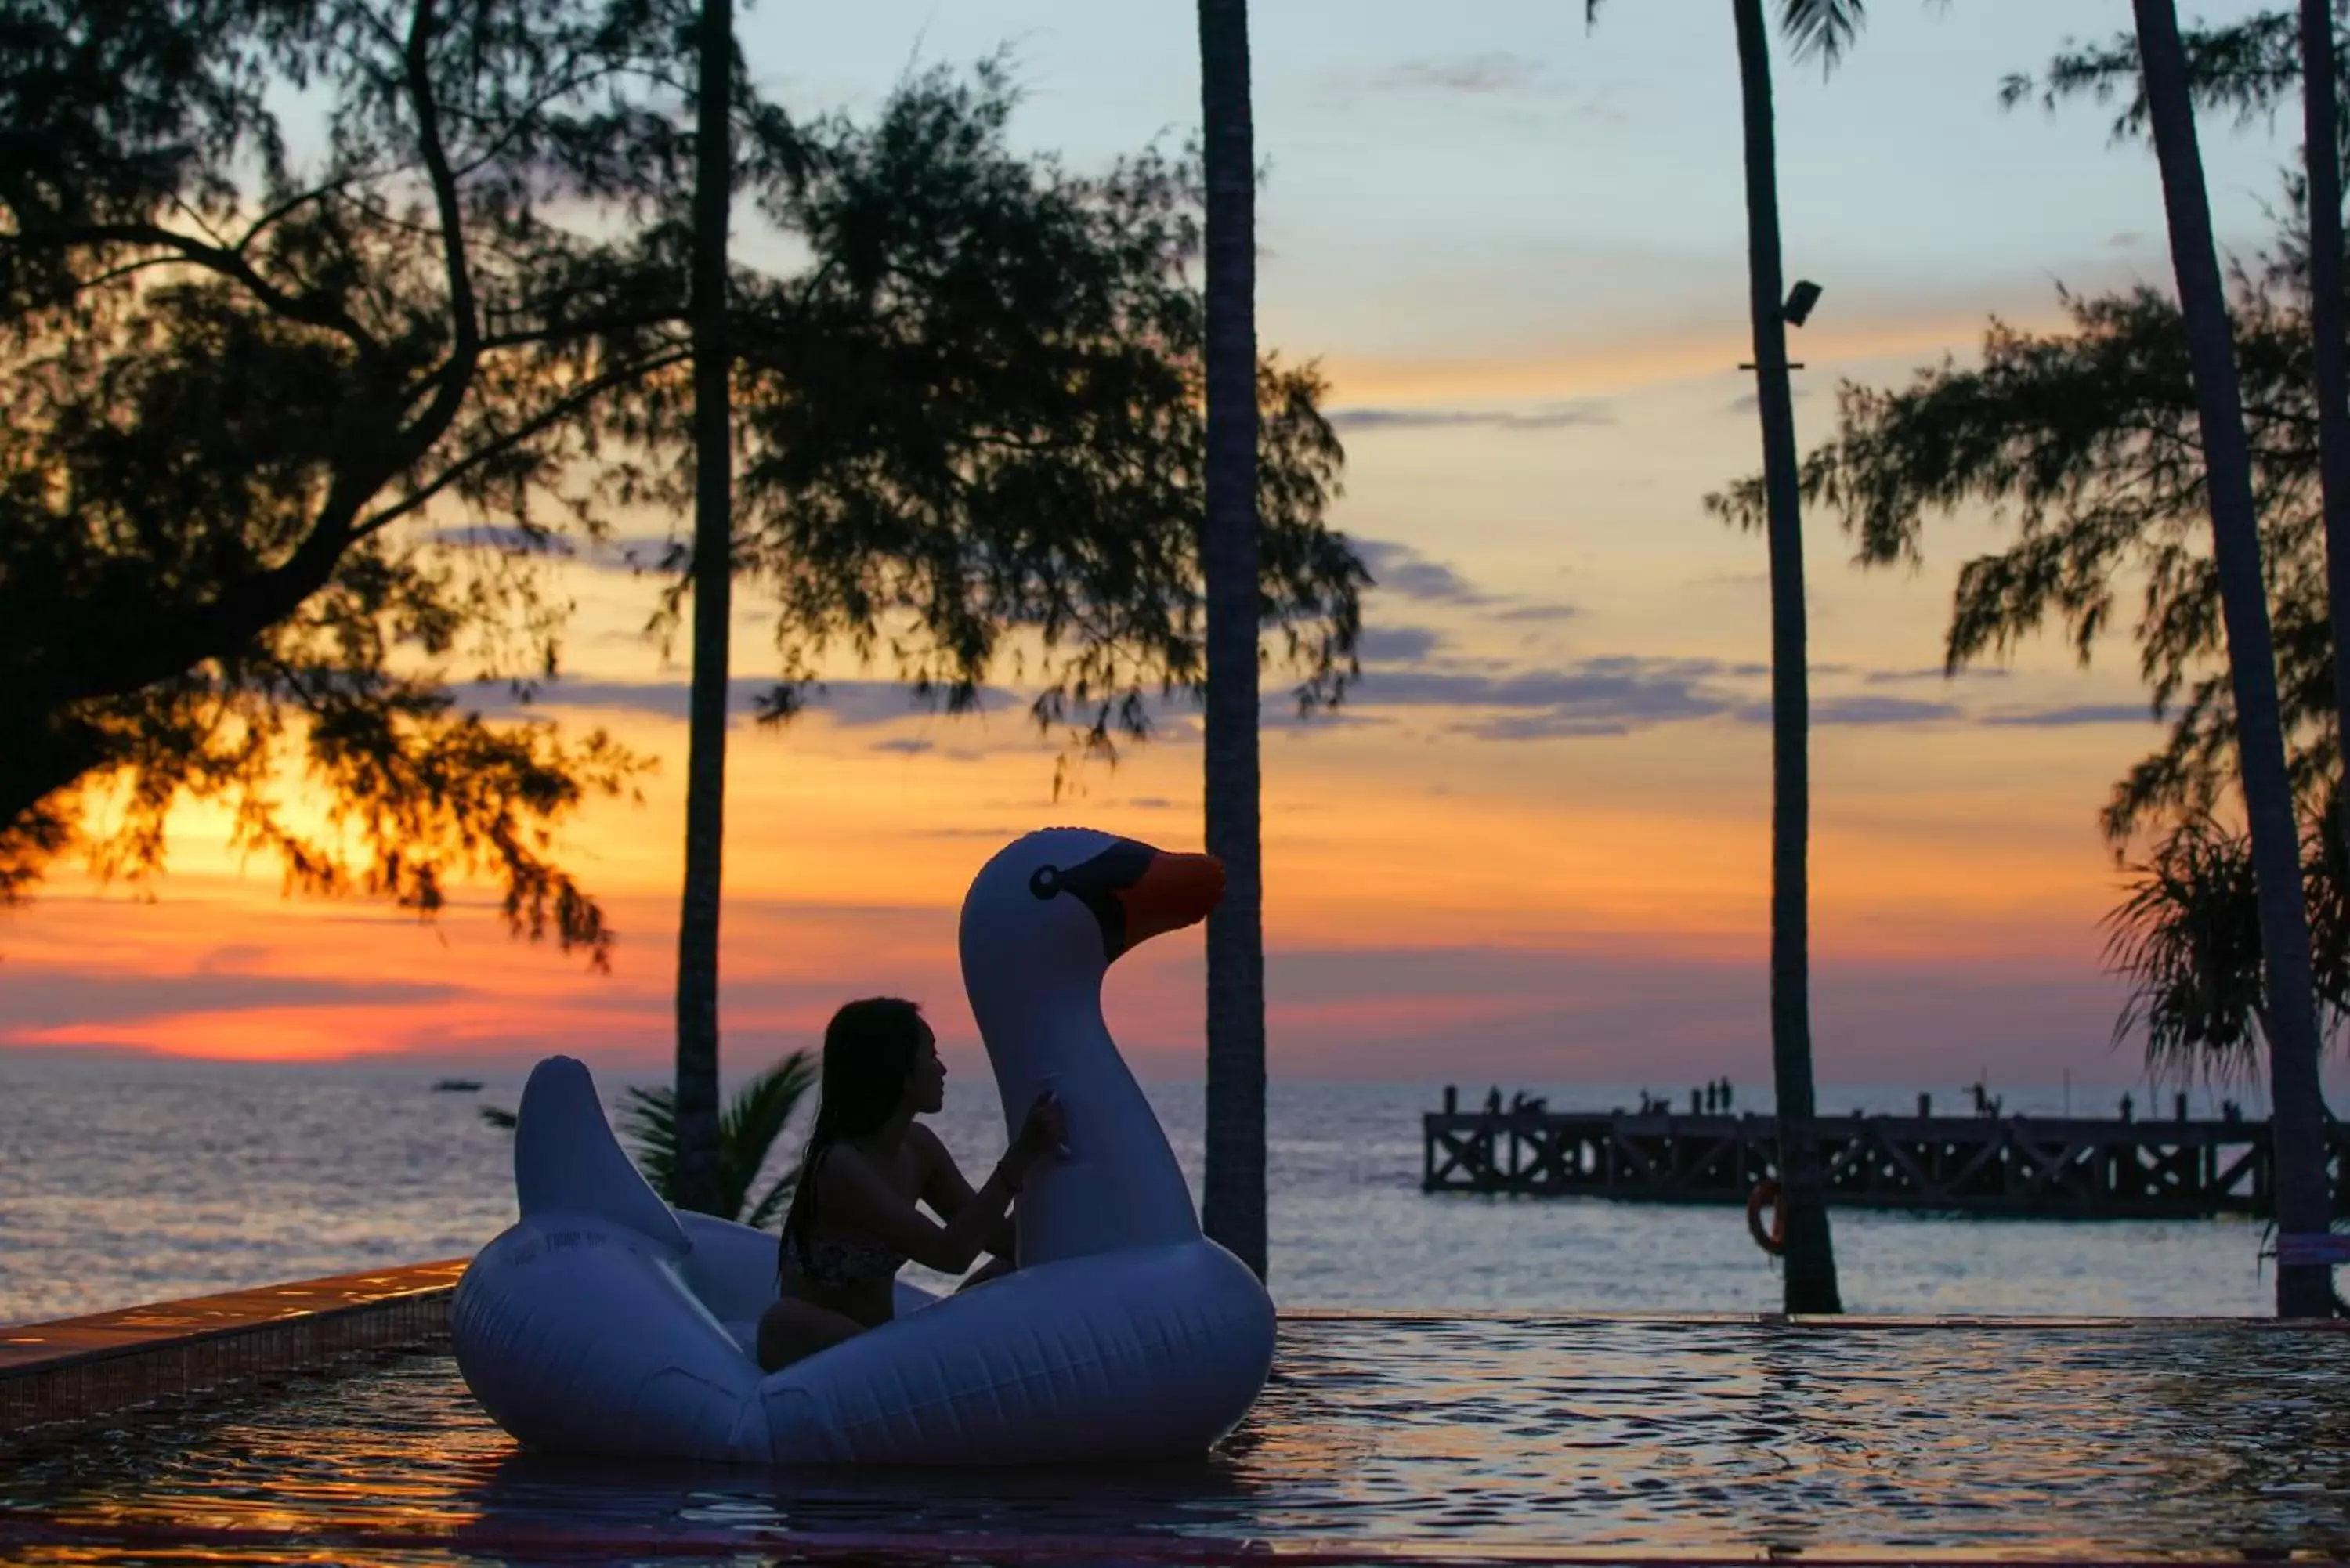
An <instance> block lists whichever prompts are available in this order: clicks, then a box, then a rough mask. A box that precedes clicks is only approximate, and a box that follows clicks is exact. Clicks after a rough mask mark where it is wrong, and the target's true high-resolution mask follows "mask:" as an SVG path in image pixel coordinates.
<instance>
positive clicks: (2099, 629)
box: [1707, 236, 2334, 845]
mask: <svg viewBox="0 0 2350 1568" xmlns="http://www.w3.org/2000/svg"><path fill="white" fill-rule="evenodd" d="M2304 275H2305V274H2304V273H2303V269H2302V268H2301V267H2300V265H2298V263H2297V261H2296V259H2295V247H2294V246H2293V244H2292V242H2291V240H2290V237H2289V236H2288V238H2287V239H2286V241H2285V242H2284V243H2283V244H2281V245H2280V246H2279V248H2278V249H2277V251H2276V252H2275V253H2273V254H2271V255H2270V256H2268V257H2266V258H2263V259H2262V260H2260V261H2259V262H2258V263H2257V265H2253V266H2251V267H2247V268H2243V269H2240V270H2239V272H2238V273H2237V275H2236V276H2235V278H2234V285H2233V286H2234V300H2233V312H2232V314H2233V318H2234V325H2235V344H2236V363H2237V365H2238V367H2239V370H2240V373H2241V376H2242V378H2243V384H2244V414H2245V423H2246V428H2247V433H2248V435H2249V437H2250V440H2251V451H2252V462H2253V471H2254V479H2255V486H2256V493H2257V494H2258V497H2259V500H2260V512H2261V544H2262V552H2263V557H2264V560H2265V562H2266V566H2267V575H2268V580H2269V593H2270V600H2269V609H2270V615H2271V618H2272V624H2273V626H2274V628H2275V638H2276V650H2277V679H2278V687H2279V695H2280V698H2281V701H2282V709H2283V714H2284V720H2285V724H2286V731H2287V735H2288V737H2289V739H2290V741H2291V742H2292V753H2291V761H2292V767H2293V779H2294V783H2295V785H2296V788H2297V791H2298V793H2300V794H2302V795H2303V798H2304V800H2306V799H2307V798H2308V797H2309V796H2310V794H2312V793H2313V792H2315V791H2318V790H2321V789H2323V788H2324V785H2325V784H2326V782H2327V780H2328V779H2329V778H2330V777H2331V774H2332V772H2333V768H2334V736H2333V728H2334V718H2333V708H2334V678H2333V670H2332V667H2331V660H2332V658H2333V645H2332V643H2331V641H2330V640H2329V636H2330V633H2329V627H2328V623H2327V619H2326V606H2325V594H2324V584H2325V571H2324V519H2323V516H2322V514H2321V512H2320V508H2319V501H2318V492H2317V460H2318V453H2317V416H2316V409H2315V406H2314V393H2313V383H2312V379H2311V367H2310V334H2309V327H2308V320H2307V312H2306V303H2305V298H2304V291H2303V286H2302V283H2301V279H2302V278H2303V276H2304ZM2062 297H2063V299H2064V307H2065V311H2066V314H2067V315H2068V316H2069V317H2070V318H2071V320H2070V327H2069V328H2068V329H2066V330H2062V331H2054V332H2046V333H2040V332H2026V331H2022V330H2020V329H2018V328H2015V327H2009V326H2007V325H2005V324H2004V323H2002V322H1998V321H1993V322H1992V323H1991V327H1990V328H1989V329H1988V330H1987V331H1986V332H1985V334H1984V337H1983V342H1982V350H1981V362H1980V363H1979V364H1976V365H1970V366H1961V365H1960V364H1959V363H1958V362H1957V361H1956V360H1955V359H1945V360H1944V362H1943V363H1942V364H1940V365H1939V366H1936V367H1932V368H1929V369H1924V370H1920V371H1919V372H1918V374H1917V375H1916V377H1915V378H1914V379H1912V380H1911V382H1910V384H1909V385H1908V386H1907V387H1905V388H1901V389H1898V390H1882V389H1877V388H1871V387H1863V386H1859V385H1856V384H1854V383H1850V382H1847V383H1846V384H1845V385H1843V386H1842V387H1840V388H1839V389H1838V390H1837V394H1836V396H1837V429H1836V432H1835V435H1834V437H1833V438H1831V439H1830V440H1829V441H1825V442H1824V443H1823V444H1822V445H1820V446H1819V447H1818V448H1816V449H1815V450H1814V452H1812V453H1811V454H1810V455H1809V456H1808V457H1807V458H1806V459H1805V460H1804V492H1805V493H1806V495H1808V496H1810V497H1812V498H1814V499H1815V500H1818V501H1822V502H1825V503H1826V504H1829V505H1831V506H1833V507H1835V509H1836V510H1837V512H1838V513H1839V514H1841V515H1842V517H1843V520H1844V524H1845V526H1846V528H1847V530H1849V531H1850V532H1851V533H1852V534H1853V535H1854V537H1855V540H1856V545H1857V558H1858V560H1859V561H1860V563H1861V564H1863V565H1865V566H1889V565H1895V564H1913V563H1916V562H1918V561H1919V560H1922V558H1923V554H1924V547H1925V546H1924V530H1925V524H1926V520H1927V519H1928V518H1929V516H1933V515H1937V514H1949V513H1952V512H1955V511H1956V510H1958V509H1960V508H1961V507H1965V506H1970V505H1981V506H1985V507H1988V508H1989V509H1990V510H1991V512H1992V513H1993V514H1994V515H1996V516H1998V517H2000V518H2002V519H2004V520H2006V521H2009V522H2012V524H2014V526H2015V531H2016V540H2015V543H2014V544H2013V545H2011V546H2010V547H2008V548H2007V549H2005V550H2002V551H2000V552H1998V553H1995V554H1992V555H1987V556H1978V557H1976V558H1975V559H1973V560H1971V561H1969V562H1968V563H1966V565H1965V566H1963V567H1961V568H1960V573H1959V581H1958V587H1957V592H1956V594H1955V596H1954V597H1953V601H1952V606H1951V612H1950V627H1949V629H1948V631H1947V633H1946V634H1945V640H1944V648H1943V656H1944V659H1945V661H1946V662H1947V664H1948V665H1949V667H1950V669H1951V670H1960V669H1963V668H1965V667H1966V666H1967V665H1969V664H1971V663H1973V662H1975V661H1977V660H1979V659H1984V658H1995V657H2000V656H2003V655H2005V654H2007V653H2008V652H2010V651H2011V650H2012V649H2013V648H2014V647H2015V645H2016V644H2017V643H2018V642H2020V641H2021V640H2022V639H2024V638H2026V637H2028V636H2030V635H2032V634H2033V633H2034V632H2035V631H2037V630H2039V629H2040V628H2042V627H2043V626H2044V625H2046V624H2047V623H2049V622H2051V621H2054V622H2055V623H2056V624H2058V625H2059V626H2061V627H2062V628H2063V629H2064V635H2065V636H2066V638H2067V639H2069V640H2070V642H2071V644H2072V646H2073V648H2074V652H2075V653H2076V655H2077V656H2078V657H2079V658H2080V659H2081V660H2082V662H2083V663H2086V662H2088V660H2089V658H2090V655H2091V653H2092V652H2093V650H2094V649H2095V643H2096V641H2097V639H2098V638H2099V637H2100V636H2101V635H2102V634H2103V633H2104V632H2106V630H2107V629H2109V628H2112V627H2113V626H2114V625H2115V623H2116V619H2117V618H2119V617H2122V616H2124V615H2126V614H2127V613H2128V607H2127V606H2126V603H2125V602H2124V599H2123V595H2124V594H2125V593H2126V592H2128V591H2130V590H2129V587H2128V585H2135V590H2136V594H2137V607H2136V613H2135V615H2134V617H2132V618H2130V619H2129V621H2128V629H2129V630H2130V632H2131V633H2132V634H2133V635H2134V636H2135V638H2136V639H2137V644H2138V665H2139V670H2140V673H2141V675H2142V676H2143V677H2144V679H2145V680H2146V682H2147V687H2148V689H2149V691H2150V693H2151V696H2152V705H2153V711H2155V712H2156V713H2157V714H2168V715H2170V716H2171V719H2172V726H2171V732H2170V736H2169V739H2168V743H2167V744H2165V745H2164V746H2163V748H2162V749H2161V750H2159V751H2158V752H2156V753H2153V754H2152V755H2150V756H2148V757H2147V758H2146V759H2145V760H2144V761H2142V762H2140V763H2137V765H2136V766H2135V767H2133V768H2132V769H2131V770H2130V771H2129V773H2128V774H2126V775H2125V776H2124V778H2123V779H2122V780H2121V781H2120V782H2119V783H2118V784H2116V786H2115V788H2114V792H2113V794H2112V796H2111V797H2110V798H2109V800H2108V801H2107V803H2106V807H2105V811H2104V814H2103V816H2102V822H2103V826H2104V828H2105V831H2106V835H2107V836H2108V837H2109V838H2110V839H2112V840H2113V841H2114V842H2115V843H2116V844H2117V845H2118V844H2120V843H2122V842H2124V841H2126V840H2127V839H2128V838H2129V837H2130V836H2132V834H2133V833H2135V832H2136V831H2137V830H2138V829H2139V828H2140V827H2142V826H2158V824H2159V819H2162V818H2164V817H2168V818H2170V819H2172V820H2184V819H2185V818H2187V817H2189V816H2193V815H2199V814H2208V813H2210V812H2211V811H2213V810H2215V809H2217V808H2219V807H2220V805H2221V804H2222V803H2223V800H2224V799H2225V798H2226V797H2227V796H2229V795H2230V794H2231V793H2232V790H2233V787H2234V778H2235V743H2236V742H2235V725H2234V711H2233V707H2232V703H2231V701H2230V696H2229V691H2228V675H2227V668H2226V660H2227V647H2226V639H2225V638H2224V636H2223V634H2222V631H2221V628H2220V597H2219V584H2218V579H2217V577H2216V576H2215V575H2214V573H2213V569H2212V563H2211V556H2210V509H2209V502H2208V500H2207V498H2206V496H2205V494H2204V488H2203V485H2204V480H2203V464H2202V438H2201V435H2200V434H2199V431H2198V429H2197V422H2196V410H2195V394H2194V387H2193V385H2192V383H2191V380H2190V379H2189V374H2188V365H2187V344H2186V337H2185V334H2184V331H2183V328H2182V326H2181V323H2180V320H2179V317H2178V305H2177V303H2176V302H2175V301H2173V300H2172V299H2170V298H2169V297H2168V296H2165V295H2163V294H2162V293H2160V292H2159V291H2158V290H2156V289H2154V288H2152V287H2148V286H2140V287H2137V288H2134V289H2130V290H2126V291H2123V292H2119V293H2114V294H2106V295H2097V296H2077V295H2073V294H2070V293H2066V294H2064V295H2063V296H2062ZM1707 504H1708V506H1709V507H1710V508H1711V509H1712V510H1714V511H1715V512H1717V513H1718V514H1722V515H1724V516H1726V517H1728V518H1730V519H1731V520H1733V521H1735V522H1738V523H1740V524H1743V525H1748V526H1752V525H1754V524H1755V523H1756V522H1757V520H1758V519H1759V516H1760V513H1759V507H1760V504H1761V490H1760V484H1759V481H1756V480H1746V481H1742V482H1741V483H1738V484H1735V485H1732V486H1731V487H1729V488H1728V489H1726V490H1724V491H1722V492H1721V493H1717V494H1715V495H1712V496H1710V497H1708V498H1707Z"/></svg>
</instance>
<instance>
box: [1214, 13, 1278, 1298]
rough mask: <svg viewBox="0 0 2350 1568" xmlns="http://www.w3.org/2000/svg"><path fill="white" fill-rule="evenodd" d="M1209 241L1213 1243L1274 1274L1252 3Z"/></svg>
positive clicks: (1232, 53)
mask: <svg viewBox="0 0 2350 1568" xmlns="http://www.w3.org/2000/svg"><path fill="white" fill-rule="evenodd" d="M1200 99H1201V119H1202V123H1203V126H1204V130H1205V143H1204V148H1203V159H1204V161H1205V164H1206V170H1205V173H1206V180H1207V187H1208V192H1207V194H1208V214H1207V221H1208V231H1207V268H1208V276H1207V308H1208V320H1207V343H1206V357H1207V395H1208V451H1207V469H1206V483H1207V506H1206V516H1205V518H1204V519H1203V520H1202V533H1201V540H1200V560H1201V576H1203V577H1204V579H1205V581H1206V593H1207V617H1208V624H1207V642H1208V649H1207V651H1208V672H1207V673H1208V692H1207V715H1206V717H1207V746H1206V751H1207V762H1206V769H1207V777H1206V781H1205V785H1206V816H1207V849H1208V853H1209V854H1211V855H1213V856H1215V857H1217V858H1218V859H1220V860H1222V862H1223V863H1224V877H1225V881H1224V897H1223V901H1222V903H1220V904H1218V905H1217V906H1216V908H1215V910H1214V912H1213V913H1211V914H1210V915H1209V917H1208V1127H1207V1146H1208V1147H1207V1179H1206V1182H1205V1184H1204V1185H1205V1191H1204V1192H1203V1193H1202V1195H1201V1210H1202V1212H1201V1220H1202V1222H1203V1224H1204V1227H1205V1229H1206V1231H1207V1232H1208V1235H1209V1236H1210V1238H1211V1239H1212V1240H1214V1241H1218V1242H1221V1243H1222V1245H1223V1246H1225V1247H1227V1248H1229V1249H1231V1251H1232V1252H1233V1253H1234V1254H1235V1255H1236V1256H1237V1257H1239V1258H1240V1260H1241V1261H1242V1262H1244V1263H1246V1264H1248V1266H1249V1267H1250V1268H1252V1269H1253V1270H1255V1271H1256V1273H1257V1277H1258V1278H1259V1279H1263V1277H1264V1272H1265V1195H1264V921H1263V897H1264V893H1263V863H1262V859H1261V848H1262V841H1261V826H1260V822H1259V815H1258V813H1259V801H1258V782H1257V781H1258V759H1257V540H1256V533H1257V512H1256V442H1257V410H1256V183H1255V182H1256V168H1255V160H1256V154H1255V136H1254V132H1253V128H1252V126H1251V124H1250V114H1249V39H1248V0H1200Z"/></svg>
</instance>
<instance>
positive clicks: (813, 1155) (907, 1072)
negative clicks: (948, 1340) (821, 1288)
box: [775, 996, 931, 1273]
mask: <svg viewBox="0 0 2350 1568" xmlns="http://www.w3.org/2000/svg"><path fill="white" fill-rule="evenodd" d="M930 1032H931V1031H930V1025H929V1024H927V1023H923V1022H922V1010H921V1007H920V1005H919V1004H918V1003H915V1002H908V1001H906V1000H905V999H904V998H902V997H896V996H869V997H867V998H866V999H865V1000H863V1001H862V1002H849V1003H847V1004H846V1005H845V1006H843V1007H842V1008H841V1010H840V1011H839V1012H836V1013H834V1014H833V1015H832V1022H831V1023H828V1024H827V1025H826V1026H825V1031H824V1073H823V1080H822V1083H821V1084H820V1085H819V1087H818V1092H817V1099H816V1127H814V1128H813V1129H812V1130H811V1131H810V1132H809V1133H808V1141H807V1151H806V1153H805V1154H803V1155H801V1156H800V1179H799V1184H798V1186H797V1187H796V1188H795V1189H794V1191H793V1193H792V1206H791V1208H790V1209H789V1210H786V1211H785V1214H784V1233H783V1238H782V1241H781V1244H780V1245H779V1246H778V1247H777V1249H776V1255H775V1268H776V1270H777V1272H778V1273H780V1272H781V1271H782V1269H783V1266H784V1264H785V1261H786V1260H788V1259H792V1258H796V1259H797V1260H798V1261H799V1263H800V1266H801V1268H802V1269H803V1270H806V1268H808V1267H809V1262H808V1232H809V1231H810V1230H811V1229H813V1228H814V1226H815V1223H816V1173H817V1170H818V1169H819V1168H821V1167H822V1165H823V1164H824V1157H825V1156H826V1155H827V1154H829V1153H830V1152H832V1146H833V1145H835V1144H837V1143H838V1142H840V1141H841V1139H843V1138H851V1137H865V1136H866V1135H867V1134H868V1133H872V1132H878V1131H879V1130H880V1128H881V1125H882V1124H883V1123H884V1122H886V1121H888V1120H889V1118H890V1117H891V1116H894V1115H895V1114H896V1113H897V1110H898V1104H899V1101H900V1100H902V1099H903V1098H904V1097H905V1094H906V1080H907V1079H908V1078H909V1077H910V1076H911V1075H912V1074H913V1071H914V1061H915V1058H916V1057H917V1056H919V1055H920V1054H921V1049H922V1042H923V1041H925V1040H927V1039H928V1038H930Z"/></svg>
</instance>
